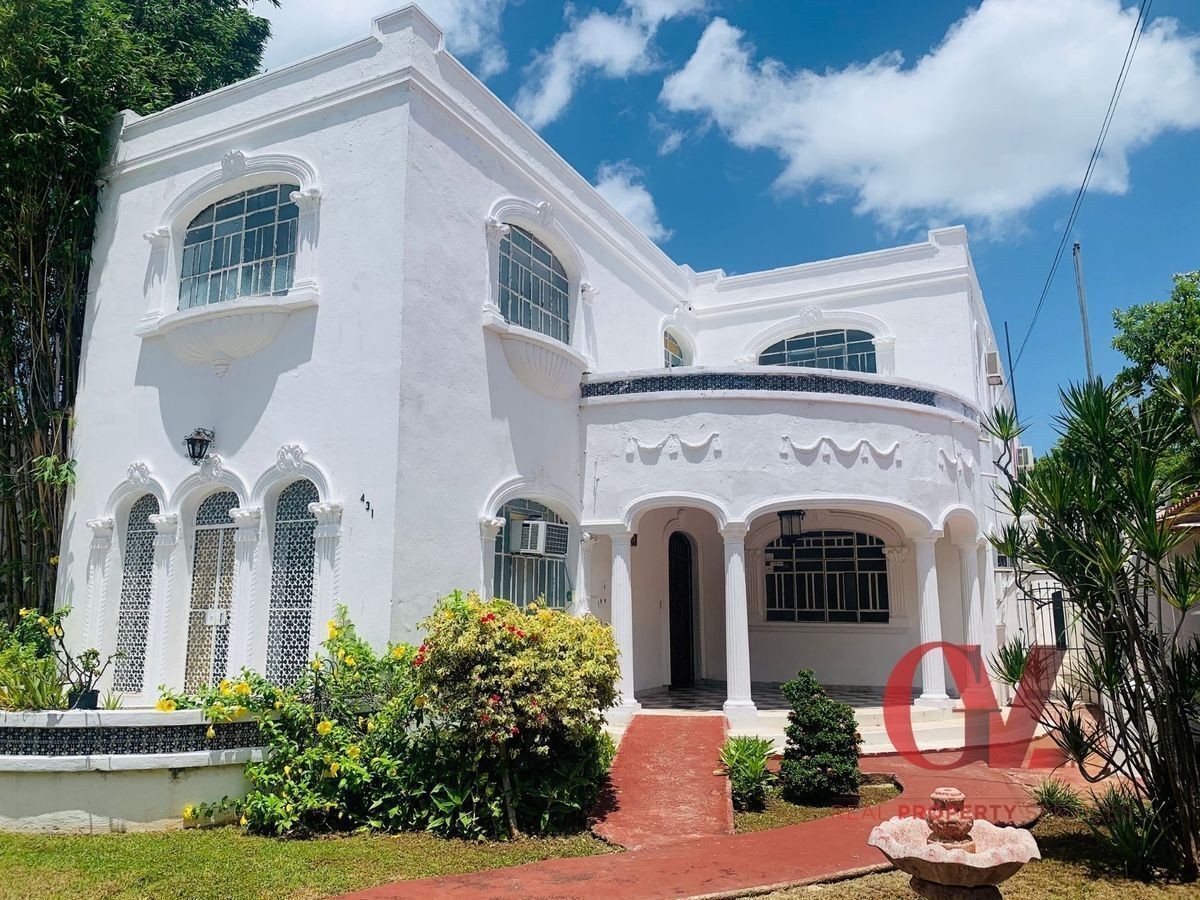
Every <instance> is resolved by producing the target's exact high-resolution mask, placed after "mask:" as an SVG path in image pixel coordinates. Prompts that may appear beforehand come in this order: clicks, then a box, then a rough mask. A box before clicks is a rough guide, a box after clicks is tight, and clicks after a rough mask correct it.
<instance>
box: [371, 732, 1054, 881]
mask: <svg viewBox="0 0 1200 900" xmlns="http://www.w3.org/2000/svg"><path fill="white" fill-rule="evenodd" d="M646 718H651V717H648V716H639V717H638V718H636V719H635V720H634V726H636V725H637V723H638V722H639V720H640V719H646ZM654 718H657V717H654ZM664 718H665V717H664ZM674 721H675V722H676V723H678V722H680V721H686V720H685V719H682V718H677V719H674ZM634 726H631V732H632V730H633V727H634ZM688 727H691V726H688ZM625 740H628V733H627V735H626V738H625ZM625 750H626V747H625V744H624V742H622V745H621V753H619V754H618V756H617V761H618V763H619V762H620V759H621V754H624V753H625ZM958 757H959V754H957V753H953V752H946V753H927V754H924V755H923V757H922V759H923V760H924V761H925V762H926V763H928V764H932V765H939V766H943V767H945V766H949V765H954V764H955V763H956V761H957V760H958ZM860 762H861V765H862V768H863V770H864V771H866V772H886V773H889V774H893V775H895V776H896V778H897V780H898V781H899V783H900V785H901V788H902V793H901V795H900V796H899V797H897V798H895V799H894V800H890V801H888V802H887V803H884V804H881V805H879V806H875V807H871V808H869V809H863V810H851V811H849V812H845V813H842V814H840V815H836V816H831V817H830V818H827V819H818V820H817V821H814V822H805V823H804V824H801V825H791V826H788V827H786V828H776V829H771V830H769V831H759V832H756V833H752V834H714V835H709V836H706V837H689V838H684V839H681V840H679V841H677V842H674V843H669V844H662V845H659V846H655V847H651V848H649V849H643V850H631V851H629V852H626V853H619V854H606V855H601V856H590V857H582V858H578V859H555V860H547V861H545V862H538V863H529V864H527V865H523V866H515V867H513V868H509V869H492V870H489V871H485V872H476V873H474V874H470V875H454V876H449V877H443V878H426V879H422V880H419V881H403V882H398V883H396V884H390V885H383V886H381V887H377V888H371V889H369V890H366V891H363V892H361V893H360V894H356V895H354V896H356V897H359V898H363V900H384V898H388V900H391V898H399V897H420V898H422V900H429V898H472V900H480V898H493V897H495V898H500V897H505V898H521V900H528V898H535V897H555V898H596V897H599V898H603V900H619V898H652V897H697V896H704V895H709V894H722V893H725V892H735V891H741V890H745V889H748V888H752V887H764V886H780V887H782V886H785V885H794V884H799V883H803V882H807V881H825V880H831V879H833V878H836V877H838V876H846V875H848V874H855V873H858V872H862V871H864V870H866V871H870V870H875V869H885V868H889V867H888V866H887V864H886V860H885V859H884V858H883V856H882V855H881V854H880V853H879V852H878V851H877V850H875V849H873V848H871V847H868V846H867V837H868V835H869V834H870V832H871V828H872V827H874V826H875V825H876V824H877V823H878V822H880V821H885V820H887V819H889V818H891V817H892V816H897V815H900V816H907V815H914V814H915V815H922V814H923V813H924V809H925V807H926V806H927V805H928V802H929V794H930V793H931V792H932V791H933V790H934V789H935V788H938V787H941V786H943V785H952V786H954V787H957V788H959V789H960V790H962V791H963V792H965V793H966V795H967V798H968V802H969V803H971V804H972V805H973V806H974V807H975V810H976V815H977V817H979V818H985V819H988V820H990V821H993V822H997V823H1000V824H1016V825H1029V824H1032V822H1033V821H1034V819H1035V818H1036V816H1037V813H1038V810H1037V807H1036V806H1034V805H1033V804H1032V803H1031V802H1030V800H1029V796H1028V793H1027V792H1026V790H1025V787H1024V785H1023V782H1028V781H1030V780H1031V779H1032V778H1033V776H1032V774H1031V773H1029V772H1027V771H1014V770H1012V769H993V768H989V767H988V766H987V765H986V764H985V763H983V762H979V761H973V762H966V763H963V764H961V765H956V766H955V767H954V768H953V769H950V770H948V771H941V772H938V771H930V770H929V769H927V768H923V767H921V766H919V765H915V764H914V763H912V762H909V761H907V760H904V759H902V758H900V757H898V756H880V757H871V758H864V759H862V760H861V761H860ZM677 763H678V760H677V759H676V757H675V756H673V755H671V754H670V753H668V752H665V751H664V750H663V749H662V748H661V747H659V748H657V751H656V753H655V754H654V756H653V757H651V758H648V759H645V760H643V765H648V766H651V767H656V768H661V769H663V770H664V771H666V772H667V773H668V774H670V773H671V772H673V771H675V770H676V769H677ZM710 764H711V758H710ZM615 771H616V766H615V765H614V772H615ZM711 771H712V770H711V769H710V770H709V772H710V774H711ZM1046 774H1048V773H1047V772H1046V771H1044V770H1043V771H1041V772H1039V773H1037V777H1039V778H1040V777H1043V776H1045V775H1046Z"/></svg>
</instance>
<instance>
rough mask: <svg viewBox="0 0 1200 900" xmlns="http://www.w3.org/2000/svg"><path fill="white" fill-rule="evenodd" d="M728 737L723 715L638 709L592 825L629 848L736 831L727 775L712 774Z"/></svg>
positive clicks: (599, 834) (615, 841) (619, 751)
mask: <svg viewBox="0 0 1200 900" xmlns="http://www.w3.org/2000/svg"><path fill="white" fill-rule="evenodd" d="M724 743H725V717H724V716H723V715H719V714H718V715H712V716H647V715H642V716H634V718H633V721H632V722H631V723H630V725H629V728H628V729H626V731H625V735H624V737H622V738H621V748H620V750H618V751H617V758H616V759H615V760H613V767H612V775H611V778H610V781H611V783H612V792H611V793H610V794H609V795H608V796H606V797H605V798H604V800H603V801H602V802H601V804H600V807H599V808H598V809H597V811H596V822H595V825H594V826H593V827H592V831H593V832H595V834H596V835H597V836H598V837H600V838H603V839H604V840H606V841H608V842H609V843H611V844H616V845H618V846H620V847H625V848H626V849H629V850H648V849H651V848H653V847H662V846H665V845H667V844H677V843H679V842H680V841H681V840H687V839H688V838H697V837H704V836H707V835H714V834H733V804H732V801H731V799H730V796H729V779H728V778H725V777H724V776H721V775H715V774H714V772H715V771H716V770H717V768H718V764H719V759H720V754H721V745H722V744H724Z"/></svg>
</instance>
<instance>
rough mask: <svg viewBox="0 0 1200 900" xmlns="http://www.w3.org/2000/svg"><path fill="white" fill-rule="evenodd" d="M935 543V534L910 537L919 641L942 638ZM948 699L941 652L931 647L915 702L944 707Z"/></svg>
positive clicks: (925, 656)
mask: <svg viewBox="0 0 1200 900" xmlns="http://www.w3.org/2000/svg"><path fill="white" fill-rule="evenodd" d="M936 544H937V536H936V535H930V536H928V537H920V538H916V539H914V540H913V545H914V547H915V548H916V554H915V558H916V563H917V597H918V603H919V604H920V609H921V643H922V644H934V643H939V642H940V641H941V640H942V610H941V604H940V600H939V597H938V578H937V556H936V554H935V553H934V547H935V545H936ZM948 702H949V695H948V694H947V693H946V670H945V664H944V662H943V657H942V651H941V650H940V649H938V650H931V651H929V652H928V653H926V654H925V655H924V656H922V657H921V696H920V699H918V700H917V703H919V704H923V705H932V706H944V705H947V704H948Z"/></svg>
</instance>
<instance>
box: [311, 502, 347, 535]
mask: <svg viewBox="0 0 1200 900" xmlns="http://www.w3.org/2000/svg"><path fill="white" fill-rule="evenodd" d="M308 511H309V512H310V513H312V514H313V515H314V516H316V519H317V525H316V528H314V529H313V531H314V533H315V534H316V536H317V537H318V538H332V537H337V536H338V535H340V534H341V533H342V504H341V503H338V502H337V501H330V502H326V503H322V502H320V501H314V502H312V503H310V504H308Z"/></svg>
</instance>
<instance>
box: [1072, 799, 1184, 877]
mask: <svg viewBox="0 0 1200 900" xmlns="http://www.w3.org/2000/svg"><path fill="white" fill-rule="evenodd" d="M1084 821H1086V822H1087V825H1088V828H1090V829H1091V832H1092V834H1093V835H1095V837H1096V839H1097V840H1098V841H1100V842H1101V843H1102V844H1103V845H1104V846H1105V847H1107V848H1108V850H1109V852H1110V853H1111V854H1112V855H1113V856H1115V857H1116V858H1117V859H1119V860H1120V861H1121V865H1122V866H1123V867H1124V869H1125V874H1126V875H1129V876H1130V877H1132V878H1143V879H1145V878H1149V877H1150V876H1151V875H1152V874H1153V872H1154V868H1155V867H1156V866H1159V865H1163V864H1168V862H1169V861H1168V860H1167V859H1166V858H1165V855H1164V853H1163V852H1162V848H1163V844H1164V840H1163V839H1164V838H1165V837H1166V832H1165V829H1164V827H1163V825H1164V823H1163V822H1162V820H1161V818H1160V816H1159V813H1158V810H1156V809H1155V808H1154V807H1153V806H1151V805H1150V804H1149V803H1148V802H1147V801H1146V800H1145V799H1143V798H1142V797H1139V796H1138V795H1137V794H1136V793H1134V792H1133V791H1132V790H1130V789H1129V788H1128V787H1126V786H1123V785H1119V786H1111V787H1108V788H1106V789H1105V790H1103V791H1102V792H1100V793H1099V794H1096V793H1093V794H1092V808H1091V810H1089V811H1088V814H1087V816H1086V818H1085V820H1084Z"/></svg>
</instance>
